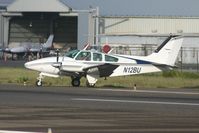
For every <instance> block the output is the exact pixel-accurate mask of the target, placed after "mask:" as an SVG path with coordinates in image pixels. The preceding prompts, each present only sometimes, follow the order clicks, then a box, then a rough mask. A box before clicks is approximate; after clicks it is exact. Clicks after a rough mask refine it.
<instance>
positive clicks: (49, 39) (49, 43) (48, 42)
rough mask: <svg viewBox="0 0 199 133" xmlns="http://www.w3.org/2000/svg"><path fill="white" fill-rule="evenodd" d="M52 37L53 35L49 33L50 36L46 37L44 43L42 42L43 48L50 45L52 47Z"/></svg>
mask: <svg viewBox="0 0 199 133" xmlns="http://www.w3.org/2000/svg"><path fill="white" fill-rule="evenodd" d="M53 38H54V35H50V36H49V37H48V40H47V41H46V43H44V45H43V47H44V48H50V47H52V44H53Z"/></svg>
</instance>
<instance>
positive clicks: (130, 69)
mask: <svg viewBox="0 0 199 133" xmlns="http://www.w3.org/2000/svg"><path fill="white" fill-rule="evenodd" d="M141 69H142V68H141V67H124V70H123V72H124V73H140V72H141Z"/></svg>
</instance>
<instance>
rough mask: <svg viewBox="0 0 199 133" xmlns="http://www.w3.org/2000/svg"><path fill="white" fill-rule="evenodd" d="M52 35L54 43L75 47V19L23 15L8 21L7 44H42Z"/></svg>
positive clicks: (32, 14)
mask: <svg viewBox="0 0 199 133" xmlns="http://www.w3.org/2000/svg"><path fill="white" fill-rule="evenodd" d="M50 34H54V36H55V38H54V43H56V44H73V45H76V46H77V17H73V16H72V17H70V16H69V17H60V16H59V15H58V13H23V16H22V17H13V18H12V19H11V20H10V27H9V42H33V43H43V42H45V41H46V39H47V38H48V36H49V35H50Z"/></svg>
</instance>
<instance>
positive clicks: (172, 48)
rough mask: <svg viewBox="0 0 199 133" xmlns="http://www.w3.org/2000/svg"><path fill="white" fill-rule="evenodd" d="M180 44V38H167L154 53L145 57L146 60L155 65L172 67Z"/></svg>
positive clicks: (181, 40)
mask: <svg viewBox="0 0 199 133" xmlns="http://www.w3.org/2000/svg"><path fill="white" fill-rule="evenodd" d="M182 42H183V38H182V36H169V37H168V38H167V39H166V40H165V41H164V42H163V43H162V44H161V45H160V46H159V47H158V48H157V49H156V50H155V51H154V53H152V54H151V55H149V56H147V60H149V61H151V62H154V63H157V64H164V65H168V66H174V65H175V61H176V59H177V56H178V53H179V51H180V48H181V46H182Z"/></svg>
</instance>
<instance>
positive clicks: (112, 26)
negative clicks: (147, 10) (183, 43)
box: [100, 17, 199, 34]
mask: <svg viewBox="0 0 199 133" xmlns="http://www.w3.org/2000/svg"><path fill="white" fill-rule="evenodd" d="M114 33H115V34H122V33H161V34H164V33H166V34H168V33H199V18H183V17H181V18H180V17H179V18H177V17H176V18H169V17H165V18H164V17H101V18H100V34H114Z"/></svg>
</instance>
